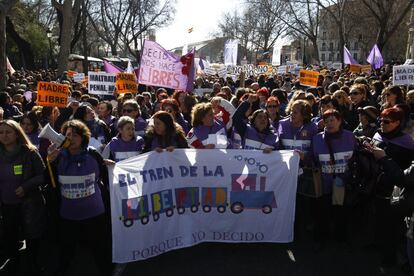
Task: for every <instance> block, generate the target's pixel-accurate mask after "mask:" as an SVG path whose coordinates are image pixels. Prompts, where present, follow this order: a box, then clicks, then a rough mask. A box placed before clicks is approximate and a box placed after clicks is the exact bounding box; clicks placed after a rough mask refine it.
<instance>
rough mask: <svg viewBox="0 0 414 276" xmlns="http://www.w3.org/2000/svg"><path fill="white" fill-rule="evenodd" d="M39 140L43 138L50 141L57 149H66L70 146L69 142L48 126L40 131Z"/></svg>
mask: <svg viewBox="0 0 414 276" xmlns="http://www.w3.org/2000/svg"><path fill="white" fill-rule="evenodd" d="M39 138H45V139H48V140H50V141H51V142H52V143H53V144H55V145H57V146H58V148H67V147H69V145H70V141H69V140H68V139H66V137H65V136H64V135H62V134H60V133H57V132H56V131H55V130H54V129H53V128H52V127H51V126H50V124H47V125H45V127H44V128H43V129H42V130H41V131H40V133H39Z"/></svg>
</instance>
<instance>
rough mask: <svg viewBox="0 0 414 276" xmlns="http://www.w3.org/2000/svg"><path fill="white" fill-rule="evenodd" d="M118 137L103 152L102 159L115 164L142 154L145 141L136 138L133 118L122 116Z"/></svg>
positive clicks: (138, 137)
mask: <svg viewBox="0 0 414 276" xmlns="http://www.w3.org/2000/svg"><path fill="white" fill-rule="evenodd" d="M117 127H118V135H117V136H116V137H114V138H112V140H111V142H109V144H108V145H106V147H105V149H104V150H103V152H102V157H103V158H105V159H110V160H113V161H115V162H119V161H122V160H124V159H127V158H130V157H133V156H137V155H138V154H140V153H141V152H142V148H143V145H144V140H143V139H142V137H141V136H135V122H134V120H133V119H132V118H131V117H128V116H122V117H121V118H119V120H118V124H117Z"/></svg>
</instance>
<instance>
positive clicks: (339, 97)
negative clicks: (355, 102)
mask: <svg viewBox="0 0 414 276" xmlns="http://www.w3.org/2000/svg"><path fill="white" fill-rule="evenodd" d="M332 98H333V99H335V100H336V101H337V102H338V108H337V110H338V111H339V113H341V115H342V116H344V115H345V113H346V110H347V109H348V107H349V105H350V104H351V101H350V100H349V97H348V94H347V93H346V91H344V90H342V89H341V90H338V91H336V92H335V93H333V95H332Z"/></svg>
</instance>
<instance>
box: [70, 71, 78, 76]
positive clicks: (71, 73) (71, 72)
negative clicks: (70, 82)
mask: <svg viewBox="0 0 414 276" xmlns="http://www.w3.org/2000/svg"><path fill="white" fill-rule="evenodd" d="M77 73H78V72H75V71H72V70H68V77H69V78H73V76H74V75H75V74H77Z"/></svg>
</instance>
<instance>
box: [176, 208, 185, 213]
mask: <svg viewBox="0 0 414 276" xmlns="http://www.w3.org/2000/svg"><path fill="white" fill-rule="evenodd" d="M184 212H185V208H184V207H181V206H180V207H177V213H178V214H180V215H182V214H184Z"/></svg>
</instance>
